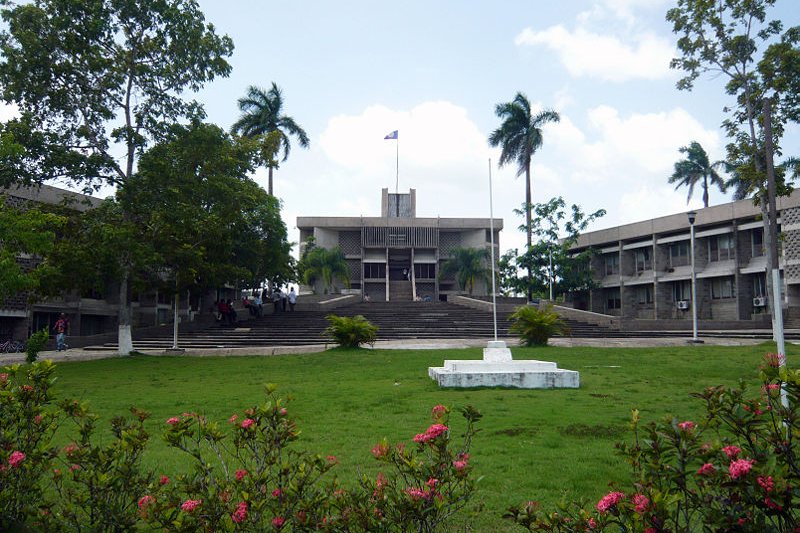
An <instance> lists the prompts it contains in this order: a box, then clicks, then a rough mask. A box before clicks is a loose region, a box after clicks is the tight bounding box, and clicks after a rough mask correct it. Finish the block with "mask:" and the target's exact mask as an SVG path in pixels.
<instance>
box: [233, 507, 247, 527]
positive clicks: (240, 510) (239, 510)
mask: <svg viewBox="0 0 800 533" xmlns="http://www.w3.org/2000/svg"><path fill="white" fill-rule="evenodd" d="M231 520H233V522H234V523H236V524H241V523H242V522H244V521H245V520H247V502H239V505H237V506H236V510H235V511H234V512H233V514H232V515H231Z"/></svg>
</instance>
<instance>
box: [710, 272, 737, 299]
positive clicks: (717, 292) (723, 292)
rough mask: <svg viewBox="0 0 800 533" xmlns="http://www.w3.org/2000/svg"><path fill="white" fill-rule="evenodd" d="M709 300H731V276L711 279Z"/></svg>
mask: <svg viewBox="0 0 800 533" xmlns="http://www.w3.org/2000/svg"><path fill="white" fill-rule="evenodd" d="M711 298H712V299H713V300H724V299H728V298H733V276H731V277H727V278H714V279H712V280H711Z"/></svg>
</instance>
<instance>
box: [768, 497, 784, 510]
mask: <svg viewBox="0 0 800 533" xmlns="http://www.w3.org/2000/svg"><path fill="white" fill-rule="evenodd" d="M764 505H766V506H767V507H769V508H770V509H774V510H776V511H782V510H783V507H781V506H780V505H778V504H777V503H775V502H774V501H773V500H772V498H770V497H769V496H767V497H766V498H764Z"/></svg>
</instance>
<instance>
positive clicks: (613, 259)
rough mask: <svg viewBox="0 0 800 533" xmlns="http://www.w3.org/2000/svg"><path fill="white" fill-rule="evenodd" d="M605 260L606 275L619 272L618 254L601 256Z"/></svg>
mask: <svg viewBox="0 0 800 533" xmlns="http://www.w3.org/2000/svg"><path fill="white" fill-rule="evenodd" d="M603 260H604V261H605V270H606V276H613V275H616V274H619V254H607V255H604V256H603Z"/></svg>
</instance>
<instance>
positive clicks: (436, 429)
mask: <svg viewBox="0 0 800 533" xmlns="http://www.w3.org/2000/svg"><path fill="white" fill-rule="evenodd" d="M447 429H448V428H447V426H445V425H443V424H433V425H431V427H429V428H428V429H427V430H426V431H425V433H418V434H417V435H415V436H414V442H420V443H424V442H430V441H432V440H433V439H435V438H436V437H438V436H439V435H441V434H442V433H445V432H446V431H447Z"/></svg>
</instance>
